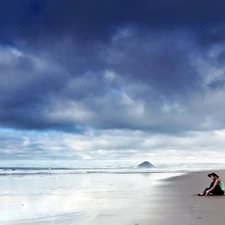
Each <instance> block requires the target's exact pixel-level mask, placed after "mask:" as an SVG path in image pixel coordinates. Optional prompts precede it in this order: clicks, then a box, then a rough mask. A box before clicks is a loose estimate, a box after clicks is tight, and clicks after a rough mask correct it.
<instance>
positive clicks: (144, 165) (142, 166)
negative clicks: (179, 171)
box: [138, 161, 154, 168]
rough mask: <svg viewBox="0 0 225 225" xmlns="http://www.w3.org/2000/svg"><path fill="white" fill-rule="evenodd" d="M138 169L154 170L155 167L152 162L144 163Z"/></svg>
mask: <svg viewBox="0 0 225 225" xmlns="http://www.w3.org/2000/svg"><path fill="white" fill-rule="evenodd" d="M138 168H154V166H153V165H152V164H151V163H150V162H148V161H144V162H143V163H141V164H139V165H138Z"/></svg>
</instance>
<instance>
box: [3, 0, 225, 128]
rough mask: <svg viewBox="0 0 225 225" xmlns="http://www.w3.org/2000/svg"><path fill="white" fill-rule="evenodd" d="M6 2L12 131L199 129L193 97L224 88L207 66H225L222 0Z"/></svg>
mask: <svg viewBox="0 0 225 225" xmlns="http://www.w3.org/2000/svg"><path fill="white" fill-rule="evenodd" d="M1 4H2V5H1V7H0V45H1V49H0V57H1V59H2V60H1V62H0V77H1V83H0V93H1V97H0V106H1V109H0V123H1V126H3V127H12V128H22V129H48V128H49V129H63V130H73V131H77V132H81V131H82V127H86V126H87V127H88V126H91V127H94V128H128V129H150V130H155V131H156V132H170V131H171V132H175V131H176V132H177V131H179V130H180V129H181V130H191V129H197V128H196V127H195V126H196V124H197V123H200V124H201V123H203V122H204V119H202V118H201V117H200V115H196V117H195V118H190V116H188V114H189V113H190V112H191V111H192V108H188V107H192V105H193V104H192V103H190V99H193V98H194V97H195V95H198V94H199V95H204V93H205V92H206V91H208V89H207V88H209V89H210V90H221V89H223V87H224V85H223V82H222V83H221V81H224V73H222V74H220V75H219V76H217V77H212V78H210V79H209V78H207V79H208V80H207V82H206V79H205V76H204V75H203V74H204V73H205V72H207V71H206V70H207V69H206V68H204V69H202V67H201V66H200V65H202V63H203V62H204V63H205V64H206V62H207V65H208V66H209V67H210V70H213V71H214V70H215V68H217V69H218V68H219V69H223V61H224V49H225V48H224V46H223V44H224V31H223V28H222V27H223V24H224V21H225V14H224V10H225V3H224V2H223V1H213V2H212V1H197V2H196V1H192V0H191V1H184V0H183V1H182V0H181V1H175V0H173V1H163V0H161V1H144V0H141V1H122V2H121V1H112V2H107V1H103V0H98V1H86V0H82V1H72V0H71V1H69V0H67V1H57V0H54V1H53V0H49V1H44V0H40V1H38V0H36V1H30V0H29V1H28V0H23V1H12V0H11V1H2V2H1ZM216 46H220V50H217V49H214V47H216ZM210 51H212V52H213V54H211V53H209V52H210ZM210 54H211V55H213V56H211V55H210ZM200 61H201V62H200ZM205 67H206V66H205ZM205 104H207V103H205ZM209 105H210V104H209ZM205 107H206V108H207V106H205ZM205 114H206V116H208V115H207V112H206V113H205ZM182 121H183V122H182Z"/></svg>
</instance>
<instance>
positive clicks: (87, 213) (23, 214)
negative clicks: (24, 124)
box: [0, 161, 224, 225]
mask: <svg viewBox="0 0 225 225" xmlns="http://www.w3.org/2000/svg"><path fill="white" fill-rule="evenodd" d="M221 168H224V164H217V163H214V164H213V163H211V164H209V163H208V164H185V163H182V164H181V163H180V164H175V163H174V164H158V165H155V167H154V168H150V169H139V168H138V167H137V164H136V162H135V163H133V162H126V163H125V162H124V161H95V162H94V163H93V162H92V163H91V164H90V161H86V162H76V161H67V162H65V161H64V162H61V161H57V162H56V161H55V162H52V161H45V162H42V163H41V164H40V162H38V163H37V162H35V161H33V162H32V161H27V162H25V161H18V162H16V161H14V162H6V161H4V162H2V163H1V164H0V202H1V204H0V212H1V216H0V224H4V225H5V224H6V225H13V224H32V223H34V221H35V223H38V224H76V225H95V224H108V225H110V224H116V225H119V224H121V225H122V224H128V225H129V224H138V221H139V219H140V217H143V215H142V212H143V210H144V209H146V208H150V207H153V206H154V204H156V202H154V198H152V197H151V201H149V194H150V193H157V187H158V186H159V185H165V184H166V182H167V179H168V178H170V177H173V176H180V175H183V174H185V173H188V172H190V171H202V170H209V169H212V170H215V169H221ZM155 201H156V200H155ZM137 206H138V207H137ZM142 206H143V207H144V208H142ZM142 219H143V218H142Z"/></svg>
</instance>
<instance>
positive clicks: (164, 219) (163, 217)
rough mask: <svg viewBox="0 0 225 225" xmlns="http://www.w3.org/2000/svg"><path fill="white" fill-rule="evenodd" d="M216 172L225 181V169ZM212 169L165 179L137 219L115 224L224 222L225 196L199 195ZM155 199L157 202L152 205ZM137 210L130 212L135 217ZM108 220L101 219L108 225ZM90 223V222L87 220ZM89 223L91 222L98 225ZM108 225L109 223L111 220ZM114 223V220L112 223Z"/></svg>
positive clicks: (36, 223) (37, 224) (64, 223)
mask: <svg viewBox="0 0 225 225" xmlns="http://www.w3.org/2000/svg"><path fill="white" fill-rule="evenodd" d="M210 172H216V173H217V174H218V175H220V178H221V179H222V180H224V181H225V171H210ZM207 174H208V172H207V171H204V172H192V173H189V174H186V175H182V176H179V177H173V178H170V179H167V180H164V181H163V182H162V183H161V185H159V186H158V187H157V188H156V189H154V192H152V193H148V194H147V195H146V198H148V202H149V204H146V205H142V206H139V205H135V206H134V208H136V212H135V213H136V214H137V216H136V221H127V220H126V221H122V220H118V221H117V222H116V221H114V223H113V224H114V225H123V224H124V225H221V224H224V221H225V195H224V196H203V197H199V196H197V195H196V194H197V193H198V192H201V191H202V190H203V189H205V188H206V187H208V186H209V184H210V182H211V180H210V179H209V178H208V177H207ZM153 202H154V204H152V203H153ZM133 213H134V212H130V215H131V216H133ZM105 222H106V221H104V220H103V221H98V223H97V224H98V225H105ZM14 224H18V225H27V224H29V225H42V224H48V225H50V224H58V225H59V224H62V225H68V224H71V225H72V224H76V223H74V221H73V220H71V218H69V217H68V218H64V219H62V220H57V221H53V220H52V221H29V222H27V223H23V224H22V223H14ZM85 224H86V223H85ZM97 224H95V223H92V222H91V221H90V223H88V225H97ZM107 224H108V223H107ZM110 224H111V223H110Z"/></svg>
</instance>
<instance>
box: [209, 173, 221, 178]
mask: <svg viewBox="0 0 225 225" xmlns="http://www.w3.org/2000/svg"><path fill="white" fill-rule="evenodd" d="M211 176H214V177H218V178H219V176H218V175H217V174H216V173H210V174H208V177H211Z"/></svg>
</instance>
